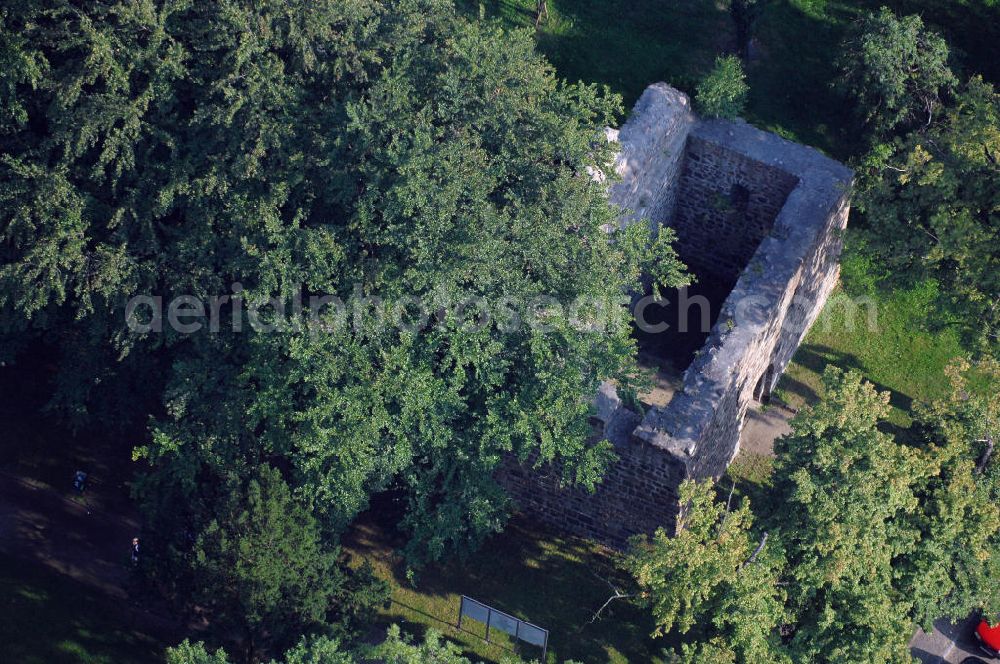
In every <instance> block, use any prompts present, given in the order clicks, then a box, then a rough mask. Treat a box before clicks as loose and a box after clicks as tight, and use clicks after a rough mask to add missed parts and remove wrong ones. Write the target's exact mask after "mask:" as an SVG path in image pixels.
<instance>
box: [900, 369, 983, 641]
mask: <svg viewBox="0 0 1000 664" xmlns="http://www.w3.org/2000/svg"><path fill="white" fill-rule="evenodd" d="M947 374H948V375H947V378H948V381H949V383H950V387H951V389H950V390H949V392H948V393H947V395H946V396H945V397H943V398H941V399H937V400H935V401H933V402H931V403H929V404H924V405H920V406H918V408H917V416H918V418H919V422H920V424H921V429H922V431H923V438H924V440H925V441H926V444H927V446H928V456H929V458H930V460H931V464H932V466H931V470H932V472H931V473H930V475H929V477H928V480H927V482H926V483H925V484H924V485H923V486H922V487H920V497H921V502H922V504H923V505H924V509H923V510H922V511H921V513H920V515H919V518H918V520H917V525H918V527H919V529H920V546H919V547H918V549H917V551H916V552H915V554H914V555H913V556H911V557H910V558H909V559H908V561H907V565H906V567H905V570H906V587H907V590H906V593H907V596H909V597H911V598H913V601H914V617H915V619H916V620H917V621H918V622H920V623H921V624H922V625H923V626H924V627H925V629H929V627H930V624H931V623H932V622H933V621H934V620H935V619H936V618H938V617H940V616H954V617H960V616H965V615H968V614H969V613H970V612H972V611H973V610H982V611H984V612H985V614H986V615H988V616H990V618H991V620H992V619H996V618H1000V586H998V584H997V579H1000V483H998V481H997V480H998V478H1000V463H997V460H996V456H995V447H996V441H997V439H998V438H1000V364H998V363H997V362H996V360H993V359H989V358H987V359H983V360H981V361H979V362H977V363H975V364H970V363H969V362H966V361H957V362H955V363H953V364H952V365H951V366H950V367H949V368H948V371H947Z"/></svg>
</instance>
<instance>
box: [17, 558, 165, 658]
mask: <svg viewBox="0 0 1000 664" xmlns="http://www.w3.org/2000/svg"><path fill="white" fill-rule="evenodd" d="M0 569H2V570H3V572H2V573H0V597H3V598H4V601H2V602H0V659H2V660H3V661H5V662H6V661H10V662H15V661H16V662H20V663H22V664H79V663H80V662H86V663H87V664H133V663H134V664H145V663H147V662H156V661H160V660H161V658H162V653H163V648H164V647H165V644H167V643H173V642H176V640H178V635H177V634H175V633H173V632H172V631H170V630H168V629H166V628H155V629H152V630H151V628H150V626H148V625H145V624H141V621H143V620H144V618H142V616H141V614H140V612H138V611H137V610H135V609H133V608H132V607H129V606H126V605H124V604H123V603H121V602H118V601H114V600H110V599H108V598H106V597H104V596H103V595H101V594H100V593H98V592H96V591H94V590H92V589H91V588H90V587H88V586H85V585H83V584H80V583H78V582H76V581H74V580H72V579H69V578H67V577H65V576H63V575H59V574H55V573H53V572H51V571H49V570H47V569H46V568H44V567H42V566H40V565H37V564H35V563H29V562H26V561H23V560H20V559H17V558H13V557H9V556H6V555H4V554H0Z"/></svg>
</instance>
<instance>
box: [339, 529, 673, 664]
mask: <svg viewBox="0 0 1000 664" xmlns="http://www.w3.org/2000/svg"><path fill="white" fill-rule="evenodd" d="M399 546H401V542H397V541H393V538H392V536H391V535H390V534H389V531H388V529H386V528H384V527H382V526H380V525H378V524H377V523H375V522H373V520H372V519H370V518H362V519H360V520H359V523H358V525H357V526H356V527H355V529H354V531H353V533H352V534H351V536H350V537H349V538H347V540H346V541H345V547H346V549H347V550H348V553H349V554H350V555H351V557H352V559H353V560H354V561H355V562H356V563H358V564H360V562H361V560H362V559H363V560H368V561H369V562H371V563H372V564H373V565H374V566H375V569H376V571H377V573H378V574H379V576H381V577H382V578H385V579H387V580H388V581H389V582H390V584H391V586H392V599H393V603H392V605H391V607H390V608H389V609H387V610H386V611H385V612H384V613H383V616H382V617H383V619H384V620H385V622H386V623H390V622H401V623H402V624H403V625H404V627H406V628H407V629H409V630H411V631H414V632H418V633H419V632H421V631H422V630H424V629H426V628H427V627H432V628H434V629H436V630H438V631H439V632H441V633H443V634H444V635H445V636H447V637H448V638H450V639H452V640H454V641H455V642H457V643H459V644H461V646H462V647H463V648H464V649H465V650H466V652H467V654H468V655H469V656H472V657H473V658H475V659H482V660H485V661H490V662H497V661H500V659H501V658H502V657H503V656H504V655H507V654H511V646H512V645H513V644H511V642H510V641H509V640H501V641H500V643H501V644H502V645H488V644H486V643H485V642H484V641H483V639H482V636H483V635H484V632H485V630H484V628H483V626H482V625H481V624H479V623H475V622H471V621H469V620H465V621H463V624H462V631H459V630H458V629H457V628H456V623H457V619H458V608H459V600H460V595H461V594H465V595H468V596H470V597H472V598H473V599H477V600H480V601H483V602H486V603H488V604H491V605H492V606H494V607H495V608H498V609H500V610H502V611H505V612H507V613H510V614H512V615H515V616H517V617H518V618H521V619H523V620H527V621H529V622H531V623H534V624H536V625H538V626H540V627H543V628H546V629H548V630H549V631H550V637H549V655H548V657H547V660H548V662H562V661H564V660H566V659H574V660H577V661H580V662H585V663H588V664H590V663H594V664H596V663H602V664H603V663H625V662H644V663H646V662H649V663H654V662H662V661H663V660H662V659H661V658H660V657H659V654H660V652H661V650H662V649H663V648H664V647H667V646H670V645H672V644H671V643H669V642H668V641H666V640H664V639H660V640H657V641H655V642H654V641H653V640H652V639H650V638H649V636H648V635H649V633H650V632H651V631H652V629H653V625H652V621H651V619H650V616H649V614H648V612H646V611H642V610H639V609H636V608H634V607H632V606H631V605H629V604H627V603H626V602H621V601H619V602H616V603H612V605H611V606H609V607H608V609H606V610H605V611H604V613H603V614H602V617H601V619H600V620H598V621H596V622H594V623H592V624H588V622H589V621H590V619H591V617H592V615H593V613H594V612H595V611H596V610H597V608H598V607H600V606H601V604H603V603H604V601H605V600H607V598H608V597H609V596H610V595H611V594H612V593H611V590H610V588H609V587H608V585H607V584H606V583H605V581H603V580H602V579H601V578H599V576H603V577H608V576H609V575H613V574H614V572H613V565H612V560H611V557H610V555H609V553H608V552H607V551H606V550H605V549H603V548H601V547H600V546H598V545H596V544H593V543H592V542H587V541H585V540H581V539H576V538H562V537H556V536H553V535H552V534H550V533H547V532H539V531H537V530H536V529H535V527H534V526H533V525H527V524H525V523H524V522H517V523H513V524H511V526H510V527H508V529H507V530H506V531H505V532H504V533H503V534H501V535H499V536H496V537H494V538H492V539H491V540H490V541H488V542H487V543H486V544H485V546H483V548H482V549H481V551H479V552H478V553H477V554H476V555H475V556H473V557H472V558H471V559H470V560H469V561H467V562H466V563H465V564H462V563H459V562H452V563H448V564H446V565H443V566H436V567H432V568H430V569H428V570H426V571H424V572H422V573H421V575H420V577H419V578H418V579H417V581H416V585H412V584H410V583H409V582H408V581H407V579H406V575H405V569H404V566H403V564H402V561H401V559H400V557H399V556H398V555H397V554H396V550H397V548H398V547H399ZM500 636H501V637H502V636H504V635H500ZM493 640H495V639H493ZM519 654H521V655H522V656H524V657H525V658H538V657H540V654H541V653H540V652H539V650H538V649H536V648H534V647H532V646H525V647H523V648H522V649H521V650H520V653H519Z"/></svg>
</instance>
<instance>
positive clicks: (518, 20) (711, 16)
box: [457, 0, 1000, 159]
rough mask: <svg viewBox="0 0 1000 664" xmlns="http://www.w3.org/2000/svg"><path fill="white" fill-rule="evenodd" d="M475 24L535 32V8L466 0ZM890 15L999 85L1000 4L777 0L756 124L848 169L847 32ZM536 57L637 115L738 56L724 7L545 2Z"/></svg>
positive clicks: (758, 58)
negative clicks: (652, 93)
mask: <svg viewBox="0 0 1000 664" xmlns="http://www.w3.org/2000/svg"><path fill="white" fill-rule="evenodd" d="M457 4H458V6H459V7H461V8H462V9H464V10H465V11H466V12H467V13H468V14H469V15H471V16H478V15H483V16H484V17H486V18H487V19H490V20H499V21H501V22H502V23H503V24H504V25H505V26H507V27H519V28H534V25H535V7H536V4H537V3H536V0H458V3H457ZM882 5H888V6H889V7H891V8H892V9H894V10H895V11H897V12H899V13H911V14H912V13H916V14H920V15H921V16H923V17H924V20H925V21H926V22H927V23H928V24H929V25H931V26H932V27H933V28H934V29H936V30H938V31H940V32H942V33H943V34H944V35H945V37H946V38H947V39H948V41H949V42H950V43H951V44H952V50H953V52H954V53H955V54H956V56H957V57H956V66H959V67H960V68H961V65H962V63H967V66H966V69H967V70H968V73H976V72H979V73H982V74H984V75H985V76H986V77H987V78H988V79H991V80H994V81H996V80H998V79H1000V58H998V57H997V44H998V43H1000V3H993V4H992V6H990V3H988V2H986V1H984V0H771V1H770V3H769V4H768V6H767V9H766V11H765V13H764V15H763V17H762V19H761V21H760V23H759V25H758V27H757V32H756V34H757V40H756V43H755V47H754V49H753V51H754V57H753V58H752V61H751V62H750V64H749V66H748V68H747V69H748V71H747V73H748V78H749V81H750V102H749V107H748V109H747V119H748V120H750V121H751V122H753V123H754V124H756V125H758V126H760V127H762V128H765V129H768V130H771V131H774V132H777V133H779V134H781V135H783V136H786V137H788V138H791V139H794V140H796V141H800V142H803V143H806V144H809V145H813V146H814V147H817V148H819V149H821V150H823V151H825V152H827V153H828V154H831V155H833V156H835V157H837V158H839V159H847V158H849V157H851V156H852V155H854V154H856V152H857V150H858V149H859V148H860V147H861V146H860V145H859V144H858V142H857V139H858V136H857V132H855V131H852V129H851V123H850V116H851V107H850V104H849V103H847V102H845V101H844V100H843V99H842V98H840V97H839V96H838V94H837V93H836V91H835V90H834V88H833V82H834V80H835V78H836V59H837V52H838V45H839V44H840V42H841V40H842V39H843V37H844V34H845V30H846V29H847V27H848V26H849V25H850V23H851V22H852V21H853V20H855V19H856V18H857V17H858V16H860V15H861V14H862V13H864V12H868V11H872V10H876V9H878V8H879V7H880V6H882ZM548 6H549V14H550V16H549V19H548V20H547V21H545V22H543V24H542V25H541V28H540V30H539V31H538V49H539V51H541V52H542V53H544V54H545V55H546V56H547V57H548V59H549V60H550V61H551V62H552V64H553V65H554V66H555V68H556V71H557V73H558V74H559V75H560V76H561V77H563V78H565V79H568V80H570V81H577V80H582V81H585V82H588V83H600V84H605V85H607V86H609V87H610V88H611V89H612V90H614V91H615V92H618V93H619V94H621V95H622V96H623V97H624V99H625V105H626V108H630V107H631V106H632V104H633V103H634V102H635V100H636V99H637V98H638V97H639V95H640V94H642V91H643V90H644V89H645V88H646V86H647V85H649V84H650V83H654V82H656V81H666V82H668V83H671V84H672V85H674V86H675V87H677V88H680V89H681V90H684V91H685V92H688V93H693V92H694V88H695V85H696V84H697V81H698V80H700V79H701V77H703V76H704V75H705V74H707V73H708V71H709V70H710V69H711V67H712V64H713V62H714V60H715V57H716V56H717V55H719V54H720V53H725V52H732V51H733V50H734V48H735V42H734V37H733V28H732V22H731V20H730V18H729V15H728V13H727V12H726V11H725V9H724V7H725V4H724V2H722V1H721V0H671V1H670V2H664V1H663V0H548Z"/></svg>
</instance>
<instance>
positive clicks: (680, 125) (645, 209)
mask: <svg viewBox="0 0 1000 664" xmlns="http://www.w3.org/2000/svg"><path fill="white" fill-rule="evenodd" d="M697 121H698V118H697V117H696V116H695V114H694V112H693V111H692V110H691V100H690V99H688V96H687V95H685V94H684V93H683V92H681V91H680V90H676V89H674V88H672V87H670V86H669V85H667V84H666V83H655V84H653V85H651V86H649V87H648V88H646V91H645V92H643V93H642V96H641V97H640V98H639V101H638V102H636V104H635V107H634V108H633V109H632V113H631V115H630V116H629V119H628V121H627V122H626V123H625V124H624V125H623V126H622V127H621V129H619V130H618V131H617V132H616V131H615V130H610V131H609V132H608V137H609V139H610V140H616V141H618V143H619V144H620V146H621V151H620V152H619V153H618V157H617V159H616V162H615V169H616V171H617V173H618V176H619V177H620V178H621V181H620V182H617V183H615V184H614V185H612V187H611V189H610V191H609V199H610V200H611V202H612V203H614V204H615V205H618V206H619V207H621V208H623V210H624V211H625V212H624V214H623V215H622V217H621V219H620V222H619V223H620V227H621V228H624V227H625V226H627V225H629V224H631V223H634V222H636V221H638V220H640V219H647V220H649V221H650V222H652V223H654V224H657V223H661V222H663V221H664V220H666V219H668V218H669V217H670V216H671V215H672V214H673V210H674V204H675V200H676V199H675V197H676V190H677V178H678V175H679V173H680V168H681V164H682V163H683V161H684V149H685V146H686V144H687V139H688V135H689V134H690V133H691V129H692V128H693V127H694V125H695V124H696V123H697Z"/></svg>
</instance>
